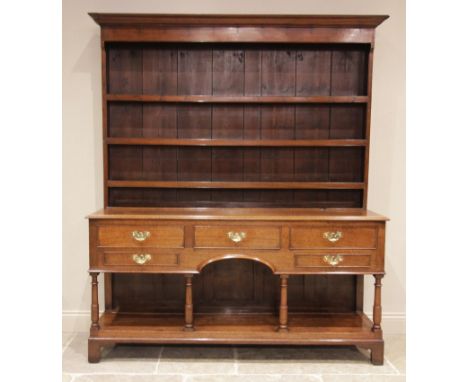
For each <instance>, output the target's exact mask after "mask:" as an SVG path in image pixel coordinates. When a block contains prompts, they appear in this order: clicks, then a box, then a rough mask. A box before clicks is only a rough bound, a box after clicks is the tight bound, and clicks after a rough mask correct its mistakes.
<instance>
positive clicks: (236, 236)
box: [227, 231, 247, 243]
mask: <svg viewBox="0 0 468 382" xmlns="http://www.w3.org/2000/svg"><path fill="white" fill-rule="evenodd" d="M227 235H228V237H229V239H231V240H232V241H233V242H234V243H240V242H241V241H242V240H244V239H245V238H246V237H247V234H246V233H245V232H232V231H230V232H228V233H227Z"/></svg>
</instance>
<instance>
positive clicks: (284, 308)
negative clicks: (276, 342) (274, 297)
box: [278, 275, 288, 332]
mask: <svg viewBox="0 0 468 382" xmlns="http://www.w3.org/2000/svg"><path fill="white" fill-rule="evenodd" d="M280 286H281V301H280V310H279V328H278V330H279V331H280V332H287V331H288V275H281V276H280Z"/></svg>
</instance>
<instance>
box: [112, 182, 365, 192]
mask: <svg viewBox="0 0 468 382" xmlns="http://www.w3.org/2000/svg"><path fill="white" fill-rule="evenodd" d="M107 186H108V187H121V188H125V187H138V188H213V189H260V190H263V189H279V190H281V189H297V190H302V189H306V190H309V189H310V190H312V189H323V190H334V189H348V190H349V189H363V188H364V187H365V184H364V183H360V182H234V181H232V182H216V181H210V182H208V181H142V180H108V181H107Z"/></svg>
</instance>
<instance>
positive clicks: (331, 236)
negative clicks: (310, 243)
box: [323, 231, 343, 243]
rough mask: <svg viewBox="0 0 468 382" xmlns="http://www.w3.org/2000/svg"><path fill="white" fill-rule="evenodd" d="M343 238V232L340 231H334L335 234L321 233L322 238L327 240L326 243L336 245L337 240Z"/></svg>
mask: <svg viewBox="0 0 468 382" xmlns="http://www.w3.org/2000/svg"><path fill="white" fill-rule="evenodd" d="M342 237H343V232H341V231H336V232H324V233H323V238H324V239H327V240H328V241H330V242H332V243H336V242H337V241H338V240H340V239H341V238H342Z"/></svg>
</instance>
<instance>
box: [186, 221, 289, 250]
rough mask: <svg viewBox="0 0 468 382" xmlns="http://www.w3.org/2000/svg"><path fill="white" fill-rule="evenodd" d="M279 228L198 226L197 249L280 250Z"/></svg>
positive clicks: (196, 228) (196, 230) (196, 233)
mask: <svg viewBox="0 0 468 382" xmlns="http://www.w3.org/2000/svg"><path fill="white" fill-rule="evenodd" d="M280 237H281V235H280V228H279V227H261V226H259V227H242V226H197V227H195V243H194V244H195V248H246V249H280V247H281V239H280Z"/></svg>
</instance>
